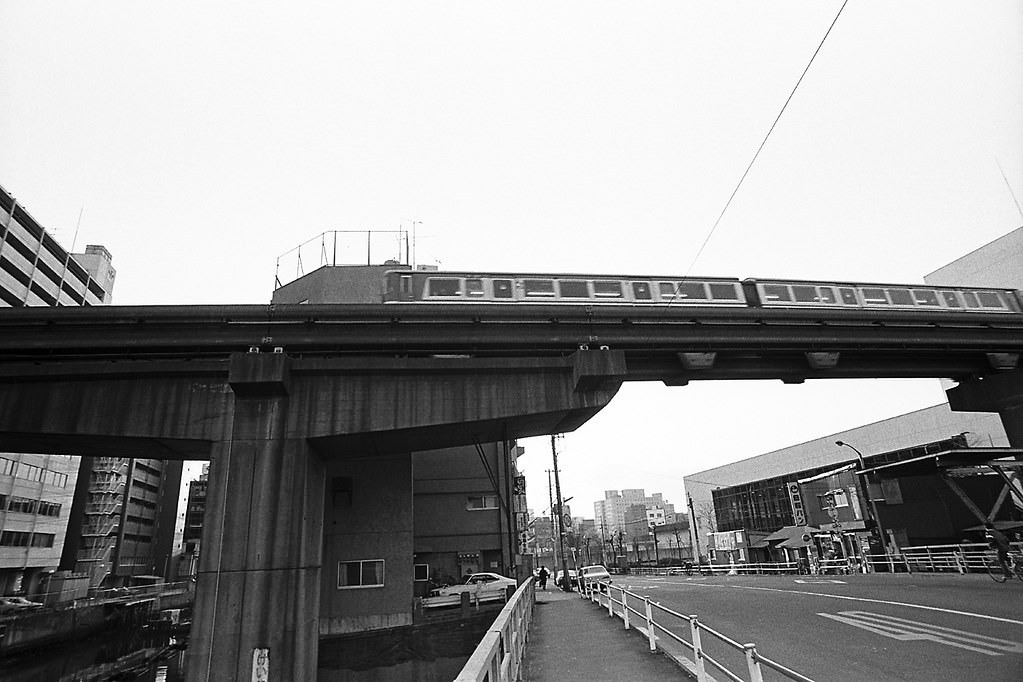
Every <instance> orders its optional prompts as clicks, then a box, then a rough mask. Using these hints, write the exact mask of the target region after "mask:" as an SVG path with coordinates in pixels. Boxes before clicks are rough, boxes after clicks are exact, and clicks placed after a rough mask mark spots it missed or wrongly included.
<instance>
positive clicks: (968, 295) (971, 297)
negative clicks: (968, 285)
mask: <svg viewBox="0 0 1023 682" xmlns="http://www.w3.org/2000/svg"><path fill="white" fill-rule="evenodd" d="M963 300H965V301H966V307H967V308H979V307H980V302H979V301H977V295H976V294H974V293H973V292H972V291H964V292H963Z"/></svg>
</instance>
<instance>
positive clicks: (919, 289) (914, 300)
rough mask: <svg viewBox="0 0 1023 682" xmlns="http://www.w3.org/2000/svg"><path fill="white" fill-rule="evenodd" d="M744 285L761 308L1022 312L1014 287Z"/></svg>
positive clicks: (751, 281) (1022, 301) (798, 282)
mask: <svg viewBox="0 0 1023 682" xmlns="http://www.w3.org/2000/svg"><path fill="white" fill-rule="evenodd" d="M743 288H744V289H745V290H746V298H747V300H748V301H750V302H751V303H753V304H754V305H757V306H759V307H762V308H825V309H832V310H835V309H842V308H846V309H848V308H854V309H872V310H919V311H925V310H926V311H934V310H948V311H954V312H966V313H971V312H975V313H1020V312H1023V299H1021V296H1020V292H1018V291H1015V290H1013V289H994V288H980V287H942V286H931V285H927V284H862V283H859V284H857V283H852V282H808V281H802V280H780V279H747V280H743Z"/></svg>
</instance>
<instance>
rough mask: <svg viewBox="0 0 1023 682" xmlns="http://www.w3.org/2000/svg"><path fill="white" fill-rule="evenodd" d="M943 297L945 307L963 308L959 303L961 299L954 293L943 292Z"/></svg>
mask: <svg viewBox="0 0 1023 682" xmlns="http://www.w3.org/2000/svg"><path fill="white" fill-rule="evenodd" d="M941 297H942V298H943V299H945V305H946V306H948V307H949V308H962V307H963V306H962V304H960V303H959V297H958V296H956V292H954V291H943V292H941Z"/></svg>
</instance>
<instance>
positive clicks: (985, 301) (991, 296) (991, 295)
mask: <svg viewBox="0 0 1023 682" xmlns="http://www.w3.org/2000/svg"><path fill="white" fill-rule="evenodd" d="M977 298H979V299H980V305H981V306H982V307H984V308H1005V303H1004V302H1003V301H1002V297H1001V296H999V295H998V292H996V291H978V292H977Z"/></svg>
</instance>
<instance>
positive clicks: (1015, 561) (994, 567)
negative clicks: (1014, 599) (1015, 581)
mask: <svg viewBox="0 0 1023 682" xmlns="http://www.w3.org/2000/svg"><path fill="white" fill-rule="evenodd" d="M1007 561H1008V564H1009V566H1008V568H1009V573H1011V574H1012V575H1014V576H1016V577H1017V578H1019V579H1020V580H1023V560H1021V559H1020V557H1018V556H1017V555H1016V554H1014V553H1012V552H1009V556H1008V557H1007ZM987 572H988V574H989V575H990V576H991V579H992V580H994V581H995V582H996V583H1004V582H1005V581H1006V580H1008V579H1009V577H1010V576H1009V575H1006V573H1005V567H1003V566H1002V562H1001V561H999V560H998V555H997V554H993V555H991V556H989V557H988V560H987Z"/></svg>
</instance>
